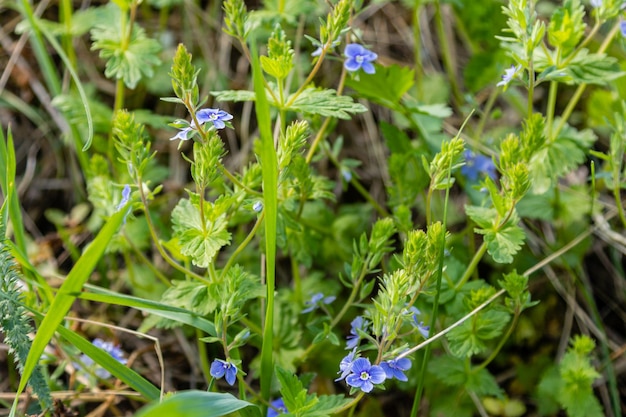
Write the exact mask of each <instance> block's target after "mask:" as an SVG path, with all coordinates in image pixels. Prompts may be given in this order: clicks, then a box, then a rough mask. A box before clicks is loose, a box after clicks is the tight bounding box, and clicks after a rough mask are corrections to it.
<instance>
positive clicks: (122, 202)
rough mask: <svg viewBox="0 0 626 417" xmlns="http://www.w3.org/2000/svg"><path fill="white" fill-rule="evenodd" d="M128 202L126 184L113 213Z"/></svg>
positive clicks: (127, 186) (128, 190)
mask: <svg viewBox="0 0 626 417" xmlns="http://www.w3.org/2000/svg"><path fill="white" fill-rule="evenodd" d="M129 200H130V185H128V184H126V185H124V189H123V190H122V200H121V201H120V203H119V204H118V205H117V207H115V211H119V210H120V209H121V208H122V207H124V206H125V205H126V204H127V203H128V201H129ZM96 340H98V339H96Z"/></svg>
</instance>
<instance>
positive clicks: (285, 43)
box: [261, 25, 294, 81]
mask: <svg viewBox="0 0 626 417" xmlns="http://www.w3.org/2000/svg"><path fill="white" fill-rule="evenodd" d="M267 53H268V56H262V57H261V67H262V68H263V71H265V72H266V73H267V74H269V75H271V76H272V77H274V78H276V79H277V80H279V81H282V80H284V79H285V78H287V76H288V75H289V73H290V72H291V70H292V68H293V56H294V51H293V49H291V42H290V41H289V40H287V35H286V34H285V32H284V31H283V30H282V29H281V27H280V26H279V25H277V26H276V28H275V29H274V32H273V33H272V36H271V37H270V38H269V40H268V42H267Z"/></svg>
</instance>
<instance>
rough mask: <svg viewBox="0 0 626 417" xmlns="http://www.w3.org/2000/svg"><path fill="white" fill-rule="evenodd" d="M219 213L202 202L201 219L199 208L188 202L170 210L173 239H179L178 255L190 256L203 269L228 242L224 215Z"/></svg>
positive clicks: (228, 237)
mask: <svg viewBox="0 0 626 417" xmlns="http://www.w3.org/2000/svg"><path fill="white" fill-rule="evenodd" d="M201 198H202V197H201ZM219 211H220V210H215V209H214V205H213V204H212V203H209V202H208V201H205V202H204V216H201V215H200V209H199V207H198V206H197V205H196V204H193V203H192V202H191V201H190V200H188V199H182V200H180V201H179V202H178V205H177V206H176V207H174V210H173V211H172V224H173V230H174V237H175V238H178V240H179V243H180V246H181V248H180V250H181V252H182V253H183V254H184V255H187V256H190V257H191V261H192V262H193V264H194V265H196V266H199V267H202V268H207V267H208V266H209V265H210V264H211V263H212V262H213V258H214V257H215V254H216V253H217V252H218V251H219V250H220V249H221V248H222V246H225V245H227V244H229V243H230V238H231V235H230V232H228V230H227V226H228V220H227V219H226V214H224V213H220V212H219Z"/></svg>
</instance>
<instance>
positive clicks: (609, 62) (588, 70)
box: [563, 49, 626, 85]
mask: <svg viewBox="0 0 626 417" xmlns="http://www.w3.org/2000/svg"><path fill="white" fill-rule="evenodd" d="M564 71H565V73H566V74H567V76H566V78H564V80H563V81H564V82H567V83H568V84H598V85H606V84H607V83H608V82H609V81H612V80H614V79H616V78H619V77H622V76H623V75H624V74H626V73H625V72H624V71H621V69H620V67H619V63H618V61H617V59H616V58H613V57H610V56H606V55H605V54H590V53H589V51H588V50H587V49H583V50H581V51H580V52H578V54H576V58H574V59H573V60H572V62H571V63H570V64H569V65H568V66H567V68H565V69H564Z"/></svg>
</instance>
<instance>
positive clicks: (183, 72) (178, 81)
mask: <svg viewBox="0 0 626 417" xmlns="http://www.w3.org/2000/svg"><path fill="white" fill-rule="evenodd" d="M191 58H192V57H191V54H190V53H189V52H187V48H185V45H183V44H179V45H178V48H177V49H176V55H174V60H173V63H172V69H171V72H170V74H169V75H170V77H171V79H172V88H173V89H174V94H176V97H178V98H179V99H180V100H181V101H182V103H183V104H184V103H188V104H190V105H192V106H195V105H196V103H198V98H199V90H198V73H199V72H200V70H199V69H196V67H195V66H194V65H193V64H192V63H191Z"/></svg>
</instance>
